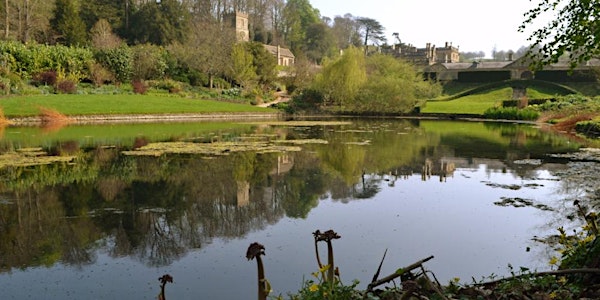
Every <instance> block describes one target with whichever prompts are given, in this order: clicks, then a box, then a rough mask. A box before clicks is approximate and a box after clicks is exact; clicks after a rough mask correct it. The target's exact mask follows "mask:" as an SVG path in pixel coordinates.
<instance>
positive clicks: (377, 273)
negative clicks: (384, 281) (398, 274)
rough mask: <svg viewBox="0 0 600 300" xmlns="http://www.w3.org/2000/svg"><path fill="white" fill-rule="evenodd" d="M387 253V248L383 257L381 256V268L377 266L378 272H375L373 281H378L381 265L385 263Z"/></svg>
mask: <svg viewBox="0 0 600 300" xmlns="http://www.w3.org/2000/svg"><path fill="white" fill-rule="evenodd" d="M386 254H387V249H385V252H383V257H382V258H381V261H380V262H379V268H377V272H375V275H373V280H371V282H375V281H377V278H379V273H381V266H382V265H383V260H384V259H385V255H386Z"/></svg>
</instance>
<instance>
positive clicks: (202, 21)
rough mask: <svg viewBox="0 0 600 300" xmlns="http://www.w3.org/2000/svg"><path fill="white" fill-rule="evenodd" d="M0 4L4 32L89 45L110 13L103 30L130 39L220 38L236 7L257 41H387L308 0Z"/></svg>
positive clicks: (326, 51)
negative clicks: (244, 15)
mask: <svg viewBox="0 0 600 300" xmlns="http://www.w3.org/2000/svg"><path fill="white" fill-rule="evenodd" d="M0 7H1V8H2V15H3V17H4V18H3V21H4V26H3V27H4V30H3V31H4V32H3V37H4V39H13V40H19V41H21V42H24V43H28V42H32V41H35V42H38V43H44V44H54V43H59V44H63V45H67V46H71V45H73V46H82V45H88V41H89V40H90V38H92V35H93V30H94V29H93V28H94V27H96V26H97V24H98V22H100V21H101V20H104V22H105V24H103V26H104V28H105V30H106V25H109V26H110V27H109V28H111V29H112V30H114V33H115V34H116V36H117V37H118V38H119V39H121V40H124V41H126V42H127V43H128V44H130V45H132V44H145V43H150V44H154V45H161V46H166V45H171V44H174V43H182V44H183V43H186V42H188V41H190V40H194V39H197V37H196V36H195V35H197V34H198V33H199V32H200V33H202V35H206V36H207V37H205V38H206V39H212V40H213V42H215V43H217V44H218V42H217V41H216V40H219V38H220V37H222V36H223V35H222V34H220V32H219V31H220V30H218V29H219V28H223V27H227V25H229V24H227V21H228V19H227V18H228V15H229V14H230V13H231V12H234V11H241V12H246V13H248V16H249V27H250V28H249V29H250V37H251V39H252V40H253V41H257V42H260V43H264V44H272V45H281V46H287V47H290V48H291V49H292V51H293V52H294V53H304V54H305V55H306V56H307V57H309V58H310V59H312V60H313V61H317V62H320V60H321V59H322V58H323V57H326V56H328V55H331V54H333V53H335V52H336V51H337V49H344V48H347V47H348V46H349V45H354V46H360V45H362V44H366V43H367V42H382V41H384V40H385V38H384V36H383V27H382V26H381V25H380V24H379V22H377V21H376V20H373V19H369V18H362V17H354V16H352V15H349V14H348V15H345V16H338V17H335V18H334V19H333V20H332V19H329V18H322V17H321V15H320V13H319V11H318V10H317V9H315V8H314V7H312V6H311V4H310V2H309V1H308V0H288V1H284V0H184V1H180V0H162V1H154V0H152V1H149V0H125V1H123V0H90V1H81V0H54V1H45V0H5V1H3V3H1V4H0ZM223 25H225V26H223Z"/></svg>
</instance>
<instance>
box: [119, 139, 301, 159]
mask: <svg viewBox="0 0 600 300" xmlns="http://www.w3.org/2000/svg"><path fill="white" fill-rule="evenodd" d="M301 150H302V149H301V148H300V147H297V146H284V145H274V144H272V143H268V142H244V141H240V142H216V143H191V142H161V143H150V144H147V145H145V146H142V147H140V148H138V149H135V150H130V151H123V152H122V153H123V154H124V155H131V156H161V155H164V154H200V155H208V156H220V155H228V154H229V153H234V152H247V151H253V152H259V153H272V152H292V151H294V152H295V151H301Z"/></svg>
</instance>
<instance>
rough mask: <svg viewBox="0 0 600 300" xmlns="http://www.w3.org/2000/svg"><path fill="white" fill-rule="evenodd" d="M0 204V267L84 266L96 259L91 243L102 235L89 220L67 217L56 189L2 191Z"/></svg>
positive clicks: (4, 268)
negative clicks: (58, 263)
mask: <svg viewBox="0 0 600 300" xmlns="http://www.w3.org/2000/svg"><path fill="white" fill-rule="evenodd" d="M2 198H5V199H10V201H9V202H8V203H3V204H0V240H1V241H3V242H2V243H0V269H1V270H5V271H9V270H11V269H12V268H26V267H30V266H51V265H53V264H55V263H57V262H59V261H60V262H63V263H65V264H68V265H75V266H81V265H84V264H89V263H92V262H93V261H94V260H95V256H94V254H93V253H94V252H93V249H92V247H91V244H92V243H93V242H94V241H96V240H97V239H98V238H99V237H100V235H99V234H98V233H97V230H96V228H95V227H94V225H93V223H91V222H90V220H89V219H86V218H77V219H66V218H65V210H64V208H63V205H62V203H61V202H60V201H59V200H58V199H59V195H58V194H57V193H56V192H55V190H53V189H50V188H48V189H42V190H39V191H26V192H23V193H3V194H2Z"/></svg>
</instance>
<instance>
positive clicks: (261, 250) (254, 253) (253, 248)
mask: <svg viewBox="0 0 600 300" xmlns="http://www.w3.org/2000/svg"><path fill="white" fill-rule="evenodd" d="M261 255H265V246H263V245H261V244H259V243H256V242H255V243H252V244H250V246H248V251H246V258H247V259H248V260H252V259H254V258H255V257H258V256H261Z"/></svg>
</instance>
